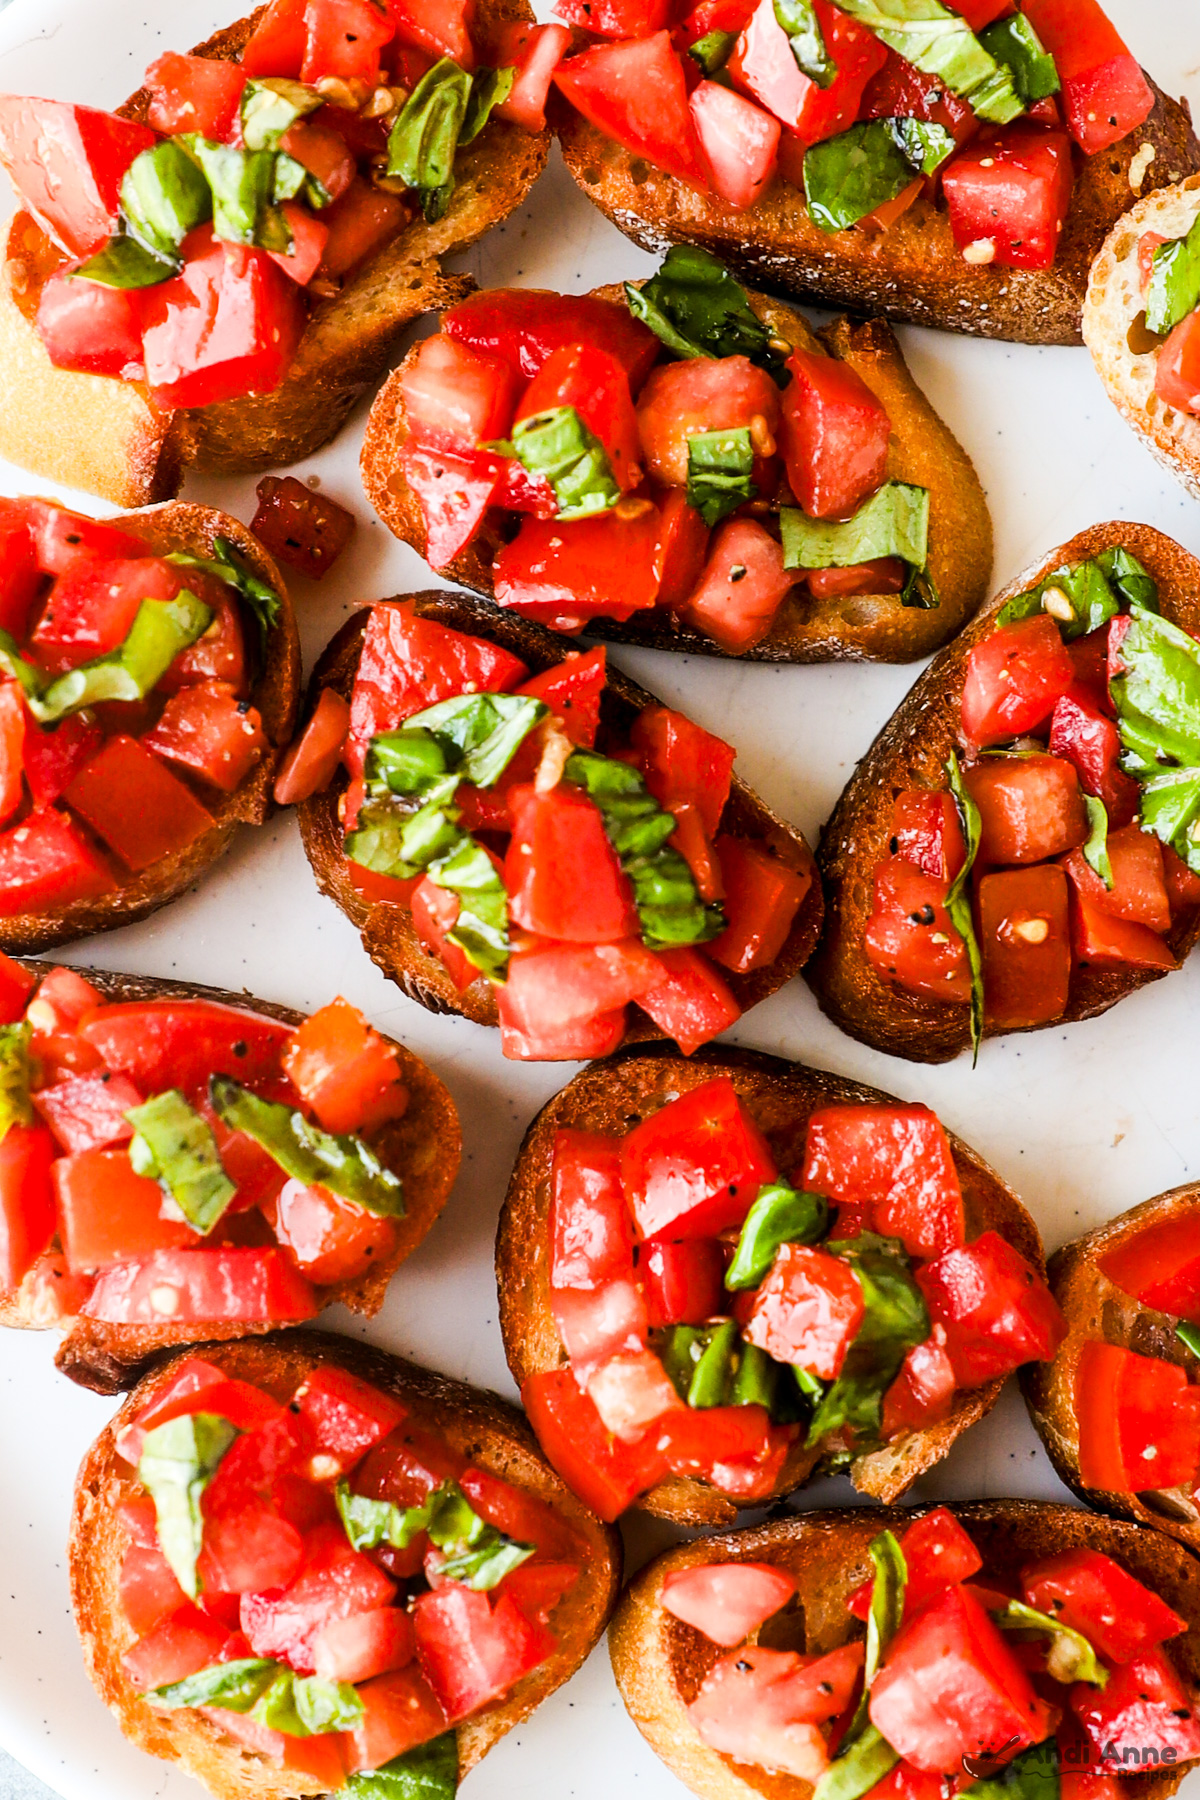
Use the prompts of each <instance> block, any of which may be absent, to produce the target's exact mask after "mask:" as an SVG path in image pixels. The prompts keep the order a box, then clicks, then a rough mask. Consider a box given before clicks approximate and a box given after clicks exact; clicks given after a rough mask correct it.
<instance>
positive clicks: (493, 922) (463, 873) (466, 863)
mask: <svg viewBox="0 0 1200 1800" xmlns="http://www.w3.org/2000/svg"><path fill="white" fill-rule="evenodd" d="M429 879H430V880H431V881H432V882H433V883H434V885H435V886H436V887H440V888H445V889H446V891H447V892H448V893H451V894H457V895H458V898H459V902H460V904H459V912H458V917H457V919H456V920H455V921H454V924H453V925H452V926H451V927H450V930H449V931H448V932H447V933H446V936H447V937H448V938H449V940H450V942H451V943H452V944H457V945H458V947H459V949H460V950H461V951H462V953H463V955H464V956H465V957H466V958H467V960H468V962H470V963H471V964H473V966H474V967H475V968H477V969H481V970H482V971H483V973H484V974H485V975H487V976H488V977H489V978H490V979H491V980H492V981H503V980H504V978H505V976H506V975H507V974H508V957H509V949H510V944H509V936H508V890H507V889H506V887H505V885H504V882H503V881H502V880H501V878H500V876H499V874H498V873H497V871H496V866H495V864H494V863H493V862H492V859H491V857H490V856H489V855H488V853H487V851H486V850H485V849H483V847H482V845H480V844H477V843H476V842H475V840H474V839H473V838H471V837H468V836H466V834H465V833H464V836H463V841H462V843H461V844H459V845H458V847H457V848H456V849H455V850H453V851H452V852H451V853H450V854H449V855H447V856H443V857H441V858H440V859H439V860H438V861H437V862H436V863H434V864H433V865H431V867H430V869H429Z"/></svg>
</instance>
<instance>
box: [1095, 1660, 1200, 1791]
mask: <svg viewBox="0 0 1200 1800" xmlns="http://www.w3.org/2000/svg"><path fill="white" fill-rule="evenodd" d="M1070 1705H1071V1711H1072V1712H1073V1713H1074V1714H1075V1717H1076V1718H1077V1719H1078V1720H1079V1723H1080V1724H1081V1725H1082V1726H1083V1728H1084V1730H1085V1731H1086V1732H1087V1734H1088V1737H1089V1738H1090V1739H1091V1742H1092V1747H1093V1749H1094V1750H1095V1752H1096V1754H1097V1755H1098V1757H1099V1758H1100V1761H1101V1766H1102V1767H1103V1766H1104V1765H1105V1763H1107V1762H1111V1765H1112V1769H1113V1773H1114V1774H1123V1773H1124V1772H1125V1770H1126V1769H1127V1768H1130V1767H1131V1759H1132V1758H1133V1757H1137V1758H1138V1759H1139V1760H1141V1761H1149V1760H1150V1758H1152V1757H1153V1758H1155V1759H1156V1760H1158V1761H1160V1762H1161V1761H1165V1760H1167V1758H1169V1759H1170V1761H1171V1762H1190V1761H1192V1760H1193V1759H1194V1758H1196V1757H1198V1756H1200V1719H1198V1718H1197V1716H1196V1703H1195V1695H1194V1693H1193V1691H1192V1688H1191V1686H1190V1684H1185V1683H1184V1681H1183V1680H1182V1679H1181V1678H1180V1675H1179V1672H1178V1670H1177V1669H1176V1668H1175V1666H1174V1664H1173V1663H1172V1662H1171V1661H1170V1660H1169V1658H1168V1657H1167V1656H1166V1655H1165V1654H1164V1652H1163V1651H1161V1650H1146V1651H1143V1652H1142V1654H1141V1655H1140V1656H1138V1657H1136V1658H1135V1659H1134V1661H1133V1662H1130V1663H1126V1664H1125V1665H1124V1666H1123V1667H1121V1668H1117V1669H1113V1670H1112V1671H1111V1672H1110V1675H1109V1679H1108V1682H1107V1684H1106V1685H1105V1686H1104V1687H1103V1688H1099V1687H1094V1686H1092V1685H1090V1684H1089V1683H1087V1682H1083V1681H1079V1682H1076V1684H1075V1686H1074V1687H1073V1688H1072V1689H1071V1693H1070ZM1172 1752H1173V1753H1174V1754H1171V1753H1172ZM1164 1753H1165V1755H1164ZM1134 1766H1135V1765H1134Z"/></svg>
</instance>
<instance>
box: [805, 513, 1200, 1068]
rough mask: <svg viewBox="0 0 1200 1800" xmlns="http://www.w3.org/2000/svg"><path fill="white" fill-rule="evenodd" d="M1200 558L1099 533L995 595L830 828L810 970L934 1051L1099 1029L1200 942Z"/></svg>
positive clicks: (945, 654) (870, 1014)
mask: <svg viewBox="0 0 1200 1800" xmlns="http://www.w3.org/2000/svg"><path fill="white" fill-rule="evenodd" d="M1198 596H1200V563H1197V561H1196V559H1195V557H1193V556H1190V555H1189V554H1188V552H1187V551H1186V550H1183V549H1181V548H1180V546H1179V545H1178V544H1176V543H1173V542H1172V540H1171V539H1170V538H1167V537H1164V536H1163V535H1162V534H1161V533H1160V532H1157V531H1154V530H1152V529H1151V528H1150V527H1149V526H1146V525H1132V524H1125V523H1110V524H1106V525H1095V526H1093V527H1092V528H1091V529H1090V530H1088V531H1084V532H1081V533H1080V534H1079V535H1078V536H1077V537H1074V538H1072V539H1071V541H1070V542H1069V543H1068V544H1064V545H1062V546H1060V547H1059V548H1058V549H1057V550H1054V551H1052V552H1051V554H1050V555H1049V556H1047V557H1044V558H1043V559H1042V560H1041V561H1040V562H1039V563H1037V564H1036V565H1035V566H1034V567H1033V568H1031V569H1028V570H1026V572H1025V574H1023V575H1022V576H1020V577H1019V579H1018V580H1016V581H1014V582H1013V583H1012V584H1011V585H1010V586H1009V587H1007V588H1006V589H1005V590H1004V592H1003V593H1001V594H999V595H998V596H997V598H996V599H994V600H993V601H991V603H990V604H989V605H988V606H987V607H985V608H984V610H983V611H982V612H981V613H980V614H979V616H978V617H977V618H976V619H975V620H973V621H972V623H971V624H970V625H969V626H968V627H967V629H966V630H965V631H964V632H963V633H962V634H961V636H960V637H959V638H958V639H957V640H956V641H955V642H954V643H953V644H952V645H951V646H950V647H949V648H948V649H946V650H943V651H942V652H941V654H940V655H939V656H938V657H937V658H936V659H935V661H934V662H933V663H932V664H931V666H930V667H929V669H928V670H927V671H926V672H925V674H924V675H923V676H922V677H921V679H920V680H919V681H918V682H917V684H916V686H915V687H914V688H913V690H912V692H911V693H910V694H909V696H908V697H907V699H906V700H905V701H904V702H903V704H902V705H901V707H900V708H899V710H898V711H897V712H896V713H895V714H894V715H893V717H892V719H891V721H890V722H889V724H888V725H886V726H885V727H884V729H883V731H882V732H881V733H880V735H879V736H878V737H877V738H876V740H875V742H874V744H873V745H872V746H871V749H870V750H869V751H868V753H867V755H866V756H865V757H864V758H863V761H862V762H861V763H860V764H859V767H858V769H857V771H856V773H855V774H854V776H853V777H852V779H851V781H850V784H849V786H848V787H847V788H846V789H845V791H844V793H843V794H842V797H841V799H840V800H839V801H838V804H837V807H836V808H835V810H834V813H833V817H832V818H831V819H830V821H829V824H828V825H827V827H826V829H825V831H824V833H823V834H822V838H821V852H820V862H821V869H822V873H823V876H824V879H825V884H826V895H827V902H828V912H827V918H826V928H825V935H824V939H823V941H822V943H821V945H820V947H819V949H818V951H817V954H816V956H815V957H814V959H813V961H812V964H811V966H810V968H809V972H808V973H809V980H810V982H811V984H812V986H813V988H814V990H815V992H816V995H817V998H818V1000H819V1001H820V1004H821V1007H822V1010H823V1011H825V1012H827V1013H828V1014H829V1016H830V1017H831V1018H832V1019H833V1020H834V1021H835V1022H836V1023H837V1024H838V1025H840V1026H841V1027H842V1029H843V1030H844V1031H848V1032H849V1033H850V1035H851V1036H852V1037H856V1038H858V1039H859V1040H860V1041H861V1042H862V1043H865V1044H870V1045H872V1046H874V1048H876V1049H879V1050H886V1051H889V1052H890V1053H891V1054H892V1055H895V1056H904V1057H907V1058H909V1060H910V1061H914V1062H945V1061H947V1060H949V1059H950V1058H951V1057H954V1056H957V1055H958V1054H959V1052H960V1051H962V1050H965V1049H966V1048H967V1047H968V1046H969V1045H970V1044H971V1043H972V1041H973V1040H974V1042H975V1044H976V1046H978V1042H979V1039H980V1037H987V1036H992V1035H995V1034H998V1033H1002V1032H1008V1031H1030V1030H1035V1029H1037V1028H1039V1027H1041V1026H1044V1025H1057V1024H1063V1023H1069V1022H1071V1021H1073V1020H1076V1019H1090V1018H1094V1017H1095V1016H1096V1015H1097V1014H1098V1013H1102V1012H1106V1011H1107V1010H1108V1008H1109V1007H1110V1006H1115V1005H1116V1003H1117V1002H1118V1001H1119V1000H1122V999H1123V998H1124V997H1125V995H1126V994H1129V993H1132V992H1133V990H1134V989H1135V988H1137V987H1140V986H1141V985H1142V984H1143V983H1145V982H1147V981H1154V980H1158V979H1159V978H1161V977H1162V976H1163V975H1166V974H1169V973H1170V971H1171V970H1173V969H1175V968H1177V967H1178V966H1179V965H1180V964H1181V963H1182V962H1183V960H1184V958H1185V957H1186V956H1187V954H1188V952H1189V951H1190V950H1191V948H1192V945H1193V944H1194V943H1195V941H1196V938H1197V935H1198V934H1200V720H1198V719H1197V714H1196V709H1195V704H1194V701H1193V700H1192V698H1191V696H1192V694H1193V693H1194V692H1195V690H1196V684H1197V683H1200V649H1198V648H1197V643H1196V638H1195V637H1194V636H1193V633H1196V632H1200V599H1198Z"/></svg>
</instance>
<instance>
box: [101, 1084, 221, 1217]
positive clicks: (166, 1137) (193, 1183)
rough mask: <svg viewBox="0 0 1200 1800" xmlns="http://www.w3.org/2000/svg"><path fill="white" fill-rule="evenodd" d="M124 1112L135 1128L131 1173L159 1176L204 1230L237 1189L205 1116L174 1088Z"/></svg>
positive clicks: (152, 1177)
mask: <svg viewBox="0 0 1200 1800" xmlns="http://www.w3.org/2000/svg"><path fill="white" fill-rule="evenodd" d="M125 1117H126V1119H127V1120H128V1121H129V1123H130V1124H131V1125H132V1126H133V1129H134V1137H133V1141H132V1142H131V1144H130V1145H129V1160H130V1162H131V1163H132V1164H133V1168H134V1172H135V1174H138V1175H146V1176H148V1177H149V1178H150V1179H151V1180H152V1181H157V1182H158V1183H159V1185H160V1186H161V1187H162V1188H163V1189H164V1191H165V1192H166V1193H167V1194H169V1195H170V1197H171V1199H172V1200H173V1201H174V1202H175V1204H176V1206H177V1207H178V1208H179V1210H180V1212H181V1213H182V1214H183V1216H184V1218H185V1219H186V1220H187V1222H188V1224H189V1225H190V1226H191V1227H192V1229H193V1230H194V1231H199V1232H203V1233H204V1234H205V1235H206V1236H207V1234H208V1233H209V1232H210V1231H211V1230H212V1229H213V1226H214V1225H216V1224H218V1223H219V1221H220V1220H221V1219H222V1217H223V1216H224V1214H225V1212H226V1210H227V1209H228V1206H229V1203H230V1201H231V1200H232V1199H233V1197H234V1195H235V1194H236V1193H237V1184H236V1183H235V1182H232V1181H230V1179H229V1177H228V1175H227V1174H226V1173H225V1169H224V1165H223V1164H222V1162H221V1156H220V1152H219V1151H218V1149H217V1140H216V1138H215V1137H214V1136H213V1134H212V1127H211V1126H210V1125H209V1123H208V1120H207V1119H204V1118H202V1117H201V1115H200V1114H199V1113H198V1112H197V1111H196V1109H195V1107H193V1106H191V1105H189V1103H188V1101H187V1100H186V1099H185V1098H184V1096H183V1095H182V1094H181V1093H180V1092H179V1089H178V1088H169V1089H168V1090H167V1092H166V1093H164V1094H156V1095H155V1096H154V1098H153V1099H152V1100H147V1101H146V1102H145V1104H144V1105H142V1106H134V1107H131V1108H130V1110H129V1111H128V1112H127V1113H126V1114H125Z"/></svg>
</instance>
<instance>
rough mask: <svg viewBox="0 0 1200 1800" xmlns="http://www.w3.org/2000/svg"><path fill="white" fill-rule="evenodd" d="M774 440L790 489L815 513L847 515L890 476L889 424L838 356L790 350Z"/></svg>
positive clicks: (834, 516) (858, 378)
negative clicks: (787, 378) (788, 372)
mask: <svg viewBox="0 0 1200 1800" xmlns="http://www.w3.org/2000/svg"><path fill="white" fill-rule="evenodd" d="M787 366H788V368H789V369H790V370H791V372H792V380H791V381H790V383H789V384H788V386H787V387H786V388H785V389H784V391H783V395H782V400H781V405H782V412H783V418H782V423H781V425H780V435H779V445H780V449H781V451H782V453H783V459H784V464H785V466H786V468H787V475H788V484H789V486H790V487H791V490H792V492H793V494H794V495H795V496H796V499H797V500H798V501H799V503H800V505H801V506H802V507H803V509H804V511H805V512H806V513H808V514H809V515H810V517H812V518H817V519H837V518H847V517H848V516H849V515H850V514H851V513H854V512H857V511H858V508H859V507H860V506H861V505H862V504H863V502H864V501H865V500H867V499H869V498H870V496H871V495H872V494H873V493H874V492H875V490H876V488H877V487H879V485H880V484H881V482H882V481H883V479H884V477H885V475H886V473H887V452H888V441H889V439H890V436H891V429H892V427H891V421H890V419H889V418H888V415H887V412H886V410H885V409H884V407H883V406H881V405H880V403H879V401H878V400H877V399H876V397H875V395H874V394H873V393H872V392H871V389H870V388H869V387H868V386H867V384H866V382H865V381H864V380H863V379H862V377H861V375H858V374H856V373H855V371H854V370H853V369H851V368H849V367H847V365H846V364H845V363H841V362H838V361H837V359H836V358H835V357H832V356H821V355H818V354H815V353H812V352H809V351H807V350H794V351H793V352H792V354H791V356H790V357H789V358H788V364H787Z"/></svg>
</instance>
